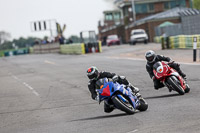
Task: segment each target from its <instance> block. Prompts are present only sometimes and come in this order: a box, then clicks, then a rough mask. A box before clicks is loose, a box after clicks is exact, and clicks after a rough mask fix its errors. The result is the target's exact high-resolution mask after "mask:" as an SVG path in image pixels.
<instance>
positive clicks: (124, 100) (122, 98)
mask: <svg viewBox="0 0 200 133" xmlns="http://www.w3.org/2000/svg"><path fill="white" fill-rule="evenodd" d="M117 97H119V98H120V99H121V100H122V101H123V102H127V100H126V99H125V98H124V97H122V96H121V95H117Z"/></svg>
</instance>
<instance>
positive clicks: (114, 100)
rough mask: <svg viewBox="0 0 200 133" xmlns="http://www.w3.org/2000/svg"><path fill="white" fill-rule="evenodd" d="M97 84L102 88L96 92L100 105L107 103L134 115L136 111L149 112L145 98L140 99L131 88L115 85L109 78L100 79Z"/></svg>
mask: <svg viewBox="0 0 200 133" xmlns="http://www.w3.org/2000/svg"><path fill="white" fill-rule="evenodd" d="M96 83H97V86H99V88H100V89H97V90H96V91H97V92H98V94H99V104H100V103H101V102H102V101H105V102H106V103H107V104H109V105H112V106H114V107H115V108H117V109H119V110H122V111H124V112H126V113H127V114H134V113H135V111H136V110H139V111H146V110H147V108H148V104H147V102H146V101H145V100H144V98H142V97H139V98H138V97H137V96H136V95H135V94H134V93H133V92H132V90H131V89H130V88H129V87H127V86H125V85H123V84H122V85H121V84H119V83H117V82H116V83H114V82H112V80H111V79H108V78H102V79H99V80H98V81H97V82H96Z"/></svg>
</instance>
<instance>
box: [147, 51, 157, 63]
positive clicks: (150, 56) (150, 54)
mask: <svg viewBox="0 0 200 133" xmlns="http://www.w3.org/2000/svg"><path fill="white" fill-rule="evenodd" d="M145 57H146V59H147V61H148V62H149V63H153V62H154V61H155V59H156V54H155V52H154V51H153V50H149V51H147V52H146V53H145Z"/></svg>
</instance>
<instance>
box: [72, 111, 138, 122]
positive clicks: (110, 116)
mask: <svg viewBox="0 0 200 133" xmlns="http://www.w3.org/2000/svg"><path fill="white" fill-rule="evenodd" d="M135 113H137V112H135ZM128 115H129V114H127V113H120V114H113V115H102V116H96V117H89V118H83V119H76V120H71V121H70V122H74V121H86V120H97V119H106V118H116V117H122V116H128Z"/></svg>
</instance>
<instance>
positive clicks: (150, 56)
mask: <svg viewBox="0 0 200 133" xmlns="http://www.w3.org/2000/svg"><path fill="white" fill-rule="evenodd" d="M145 58H146V60H147V64H146V70H147V72H148V73H149V76H150V77H151V79H153V82H154V88H155V89H156V90H158V89H159V88H162V87H164V84H163V83H161V82H160V80H158V79H156V78H155V76H154V73H153V65H154V64H155V63H156V62H158V61H166V62H169V63H168V65H169V66H170V67H172V68H173V69H175V70H176V71H177V72H178V73H179V74H180V75H181V76H182V77H183V78H185V79H186V75H185V74H184V73H183V72H182V71H181V69H180V64H178V63H174V61H173V60H171V59H170V58H169V57H165V56H163V55H157V54H155V52H154V51H152V50H149V51H147V52H146V53H145Z"/></svg>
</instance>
